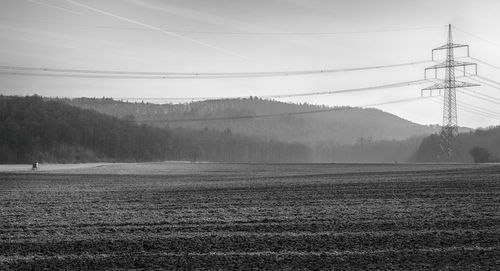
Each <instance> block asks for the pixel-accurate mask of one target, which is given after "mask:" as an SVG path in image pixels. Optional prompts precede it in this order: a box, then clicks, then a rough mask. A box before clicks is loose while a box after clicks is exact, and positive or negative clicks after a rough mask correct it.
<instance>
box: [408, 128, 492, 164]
mask: <svg viewBox="0 0 500 271" xmlns="http://www.w3.org/2000/svg"><path fill="white" fill-rule="evenodd" d="M474 147H479V148H481V149H484V150H485V151H487V152H489V153H490V156H489V159H486V160H485V161H483V162H488V161H490V162H493V161H498V160H499V158H500V126H497V127H492V128H489V129H478V130H475V131H472V132H468V133H461V134H459V135H458V137H457V140H456V145H455V152H454V155H453V157H451V161H454V162H464V163H471V162H474V159H473V156H472V155H471V154H470V151H471V150H472V149H473V148H474ZM411 160H412V161H415V162H438V161H443V157H442V155H441V153H440V148H439V135H437V134H433V135H431V136H428V137H426V138H424V139H423V140H422V143H421V144H420V146H419V148H418V150H417V151H416V152H415V153H414V155H413V157H412V159H411Z"/></svg>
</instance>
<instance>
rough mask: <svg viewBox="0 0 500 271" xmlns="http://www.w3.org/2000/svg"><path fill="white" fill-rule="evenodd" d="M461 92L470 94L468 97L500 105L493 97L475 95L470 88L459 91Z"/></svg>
mask: <svg viewBox="0 0 500 271" xmlns="http://www.w3.org/2000/svg"><path fill="white" fill-rule="evenodd" d="M461 93H463V94H465V95H467V96H470V97H474V98H476V99H480V100H483V101H486V102H490V103H493V104H496V105H500V102H499V101H495V100H493V99H489V98H486V97H482V96H480V95H476V92H474V91H471V90H467V91H461Z"/></svg>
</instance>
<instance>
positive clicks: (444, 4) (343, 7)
mask: <svg viewBox="0 0 500 271" xmlns="http://www.w3.org/2000/svg"><path fill="white" fill-rule="evenodd" d="M0 7H1V8H0V66H16V67H36V68H55V69H84V70H98V71H107V70H114V71H133V72H150V71H155V72H178V73H219V72H221V73H226V72H229V73H233V72H267V71H269V72H272V71H296V70H299V71H301V70H322V69H345V68H356V67H367V66H379V65H389V64H397V63H409V62H419V61H426V60H430V59H431V50H432V49H433V48H435V47H438V46H441V45H443V44H445V43H446V41H447V25H448V24H452V25H453V26H454V28H453V29H452V30H453V39H454V42H455V43H460V44H468V45H470V55H471V56H473V57H474V58H477V59H480V60H482V61H484V62H486V63H489V64H491V65H493V66H498V67H500V36H499V35H498V29H500V17H499V16H498V11H500V1H495V0H476V1H463V0H420V1H412V0H378V1H371V0H350V1H338V0H307V1H306V0H303V1H300V0H252V1H243V0H210V1H207V0H179V1H171V0H0ZM325 32H327V33H328V34H325ZM287 33H288V34H287ZM290 33H292V34H290ZM319 33H322V34H319ZM455 56H456V57H463V56H466V51H465V50H463V49H456V50H455ZM436 57H437V58H438V59H443V58H444V54H443V53H437V54H436ZM459 60H460V61H473V59H470V58H461V59H459ZM433 64H434V63H432V62H429V63H424V64H415V65H407V66H401V67H394V68H385V69H376V70H365V71H351V72H338V73H325V74H312V75H311V74H310V75H298V76H277V77H263V78H210V79H202V78H183V79H110V78H105V79H104V78H67V77H42V76H16V75H5V74H1V71H2V69H0V93H1V94H3V95H32V94H38V95H42V96H50V97H56V96H57V97H103V96H104V97H113V98H119V99H122V98H138V99H139V100H140V99H144V100H145V101H152V102H161V101H162V100H149V99H151V98H177V97H184V98H189V97H248V96H269V95H279V94H293V93H304V92H325V91H335V90H342V89H352V88H363V87H369V86H378V85H384V84H391V83H398V82H406V81H413V80H420V79H423V78H424V68H425V67H427V66H431V65H433ZM491 65H487V64H484V63H479V64H478V74H480V75H481V76H484V77H486V78H490V79H492V80H495V81H500V70H499V69H498V68H495V67H492V66H491ZM4 71H5V70H4ZM471 71H473V70H468V72H471ZM458 75H459V73H458V72H457V76H458ZM459 80H463V81H469V82H473V81H470V80H469V79H467V78H465V79H463V78H461V79H459ZM431 84H432V83H425V84H421V85H412V86H406V87H399V88H390V89H377V90H370V91H363V92H351V93H343V94H329V95H316V96H301V97H289V98H279V100H280V101H286V102H296V103H304V102H307V103H312V104H322V105H330V106H337V105H349V106H371V105H375V104H380V103H385V102H390V101H395V100H401V99H410V98H418V97H421V89H422V88H424V87H426V86H429V85H431ZM493 86H496V88H494V87H492V86H487V85H483V86H479V87H474V88H471V90H469V91H465V92H462V91H458V92H457V99H458V102H457V103H458V105H459V109H458V122H459V123H458V124H459V125H460V126H467V127H472V128H477V127H487V126H492V125H500V115H498V116H494V115H493V113H500V109H498V108H499V103H498V100H495V99H492V98H491V97H493V98H500V93H499V92H500V90H499V89H498V88H499V87H500V85H495V84H493ZM471 91H475V94H474V93H472V94H474V95H471ZM485 95H487V96H485ZM478 97H482V98H483V99H479V98H478ZM485 97H490V98H487V99H484V98H485ZM442 99H443V98H442V97H432V98H422V99H415V100H412V101H409V102H404V103H393V104H385V105H377V106H374V107H376V108H379V109H381V110H384V111H387V112H390V113H393V114H396V115H398V116H401V117H403V118H405V119H408V120H410V121H413V122H416V123H421V124H441V123H442V110H443V108H442V107H443V104H442ZM487 100H489V101H487ZM175 101H177V100H175ZM495 101H496V103H495ZM477 108H480V110H481V111H480V113H478V111H477V110H478V109H477ZM485 110H486V114H485ZM471 111H473V112H474V113H473V112H471Z"/></svg>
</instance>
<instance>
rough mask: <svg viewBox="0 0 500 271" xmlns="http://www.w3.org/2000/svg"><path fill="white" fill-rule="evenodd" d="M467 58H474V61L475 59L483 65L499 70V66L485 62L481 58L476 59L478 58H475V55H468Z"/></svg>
mask: <svg viewBox="0 0 500 271" xmlns="http://www.w3.org/2000/svg"><path fill="white" fill-rule="evenodd" d="M469 58H471V59H473V60H475V61H477V62H480V63H483V64H485V65H487V66H490V67H491V68H494V69H497V70H499V71H500V67H499V66H496V65H493V64H491V63H488V62H486V61H484V60H481V59H478V58H476V57H472V56H469Z"/></svg>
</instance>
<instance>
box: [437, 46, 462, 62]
mask: <svg viewBox="0 0 500 271" xmlns="http://www.w3.org/2000/svg"><path fill="white" fill-rule="evenodd" d="M460 47H466V48H467V56H469V45H466V44H457V43H448V44H445V45H442V46H439V47H437V48H434V49H432V60H433V61H434V51H438V50H448V49H453V48H460Z"/></svg>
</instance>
